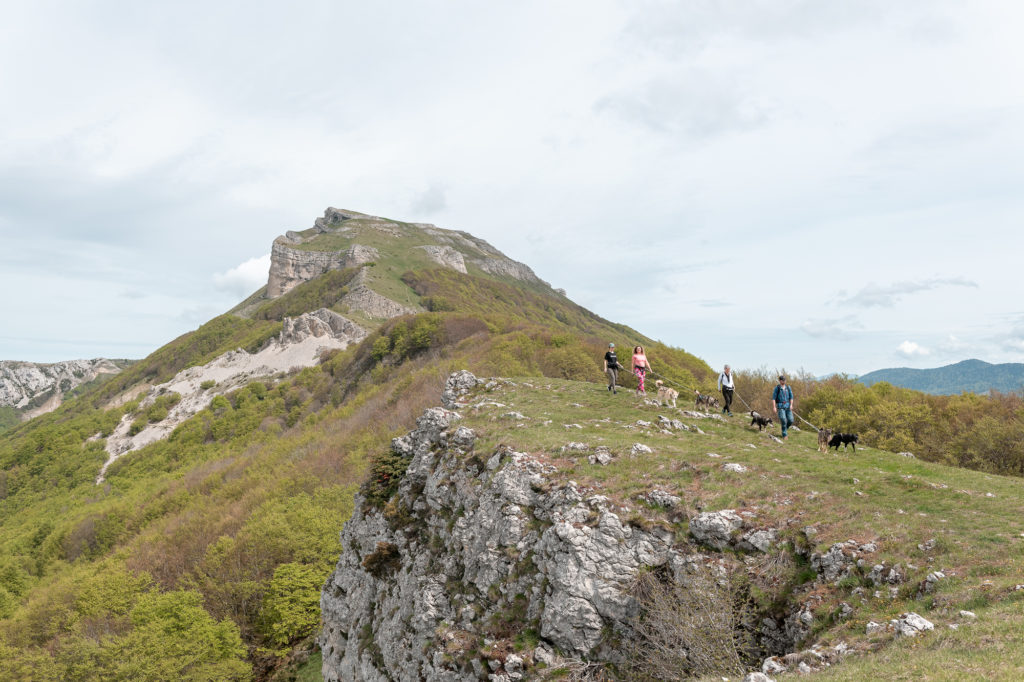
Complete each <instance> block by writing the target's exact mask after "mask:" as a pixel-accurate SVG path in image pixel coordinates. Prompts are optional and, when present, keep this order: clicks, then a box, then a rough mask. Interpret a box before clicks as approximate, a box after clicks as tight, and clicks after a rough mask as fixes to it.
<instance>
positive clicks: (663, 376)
mask: <svg viewBox="0 0 1024 682" xmlns="http://www.w3.org/2000/svg"><path fill="white" fill-rule="evenodd" d="M647 371H648V372H650V373H651V374H653V375H654V376H656V377H658V378H659V379H661V380H663V381H664V382H666V383H669V384H675V385H676V386H678V387H679V388H682V389H685V390H687V391H690V390H692V391H697V389H695V388H693V387H692V386H686V385H684V384H681V383H679V382H678V381H673V380H672V379H669V378H668V377H667V376H665V375H664V374H658V373H657V372H655V371H654V370H653V369H648V370H647ZM697 392H698V393H700V391H697ZM733 395H734V396H736V397H737V398H739V399H740V402H741V403H743V405H744V407H746V408H747V410H749V411H753V409H754V408H752V407H751V406H750V403H748V402H747V401H746V400H744V399H743V396H741V395H740V394H739V393H738V392H737V391H736V389H733ZM793 414H794V415H795V416H796V418H797V419H799V420H800V421H802V422H803V423H804V424H807V425H808V426H810V427H811V428H812V429H814V431H815V432H818V431H821V429H819V428H818V427H817V426H815V425H814V424H812V423H811V422H809V421H807V420H806V419H804V418H803V417H801V416H800V415H799V414H798V413H797V412H796V410H793Z"/></svg>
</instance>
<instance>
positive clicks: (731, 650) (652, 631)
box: [626, 571, 749, 680]
mask: <svg viewBox="0 0 1024 682" xmlns="http://www.w3.org/2000/svg"><path fill="white" fill-rule="evenodd" d="M686 578H687V584H686V585H683V584H680V583H677V582H675V581H674V580H672V579H671V578H669V577H668V576H659V575H657V574H655V573H641V574H640V575H639V576H638V577H637V580H636V582H635V583H634V585H633V588H632V594H633V596H634V597H635V598H636V599H637V601H638V602H639V605H640V614H639V615H638V616H637V617H636V619H635V620H634V622H633V623H632V624H631V625H632V628H633V638H632V639H631V640H630V641H629V642H628V643H627V649H628V654H627V661H626V668H627V669H628V670H629V672H630V673H631V676H630V678H629V679H634V680H682V679H685V678H689V677H703V676H710V675H714V676H716V677H717V676H731V675H742V674H743V671H744V670H745V669H746V666H745V665H744V660H743V658H744V652H746V651H748V647H749V638H748V637H747V636H746V634H745V632H744V630H743V627H742V623H743V618H742V617H741V612H740V610H739V609H738V608H737V606H736V604H737V602H738V600H737V599H736V595H735V594H734V589H733V588H732V587H731V586H730V585H729V584H725V585H722V584H720V583H719V581H718V580H717V579H716V578H715V577H714V576H713V575H712V574H711V572H710V571H707V572H702V573H698V574H696V575H688V576H687V577H686Z"/></svg>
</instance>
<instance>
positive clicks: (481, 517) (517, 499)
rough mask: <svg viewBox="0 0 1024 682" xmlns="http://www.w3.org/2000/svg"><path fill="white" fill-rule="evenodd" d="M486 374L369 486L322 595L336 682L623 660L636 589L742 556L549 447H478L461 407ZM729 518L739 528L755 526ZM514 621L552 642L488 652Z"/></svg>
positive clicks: (421, 423) (498, 673)
mask: <svg viewBox="0 0 1024 682" xmlns="http://www.w3.org/2000/svg"><path fill="white" fill-rule="evenodd" d="M481 383H484V382H482V381H480V380H478V379H477V378H476V377H474V376H473V375H472V374H470V373H469V372H458V373H456V374H453V375H452V376H451V377H449V380H448V382H447V384H446V390H445V400H444V402H445V405H446V407H436V408H431V409H428V410H427V411H426V412H425V413H424V414H423V416H422V417H420V418H419V420H418V421H417V428H416V429H415V430H414V431H412V432H410V433H409V434H407V435H405V436H402V437H400V438H396V439H394V441H393V442H392V447H391V450H392V456H395V457H400V458H401V459H402V460H405V461H408V467H407V469H406V472H405V475H404V477H403V478H402V479H401V481H400V482H399V483H398V486H397V491H396V492H395V494H394V495H393V496H392V497H391V498H390V499H389V500H387V501H386V502H385V501H384V500H367V499H365V498H364V497H362V496H361V495H360V496H357V498H356V510H355V512H354V514H353V516H352V518H351V519H350V520H349V521H348V523H346V524H345V527H344V530H343V532H342V537H341V542H342V547H343V551H342V554H341V558H340V559H339V561H338V564H337V566H336V568H335V570H334V572H333V574H332V575H331V576H330V578H328V580H327V582H326V584H325V585H324V588H323V591H322V593H321V609H322V614H323V623H324V628H323V634H322V635H321V641H320V644H321V648H322V651H323V676H324V679H325V680H327V681H328V682H337V681H340V680H367V681H374V682H376V681H380V682H383V681H384V680H431V681H433V680H445V681H447V680H477V679H492V680H499V679H500V680H517V679H527V677H528V674H527V675H525V676H524V673H523V672H522V665H523V661H526V662H527V663H530V662H532V661H543V660H548V661H551V660H554V659H553V657H555V658H557V656H565V657H570V658H580V659H584V660H586V659H590V660H609V659H608V658H607V656H614V652H612V653H609V652H608V651H606V650H604V649H603V648H602V642H604V641H605V638H606V637H607V634H608V633H609V632H617V633H624V632H627V631H628V628H629V625H628V624H629V623H630V622H631V620H632V619H633V618H634V617H635V616H636V614H637V612H638V609H639V606H638V604H637V603H636V601H635V599H634V598H633V597H632V596H631V594H630V592H629V586H630V585H631V584H632V582H633V580H634V579H635V577H636V576H637V574H638V572H639V571H640V570H642V569H646V568H652V567H661V570H663V571H667V573H668V574H669V575H671V576H673V577H674V579H675V580H677V581H678V582H680V583H681V584H687V578H686V576H687V575H690V574H692V573H693V572H694V571H696V570H699V569H700V567H702V566H709V567H714V570H716V571H718V573H716V574H719V575H724V571H725V568H724V565H725V564H724V563H723V562H728V561H731V560H730V559H727V558H719V559H713V558H711V557H710V556H708V555H706V554H704V553H702V551H701V550H700V549H699V548H698V547H697V546H695V545H692V544H688V543H684V544H682V545H679V544H677V543H676V538H675V534H674V532H673V531H672V530H670V529H668V528H664V527H661V526H658V525H656V524H655V525H653V526H651V527H649V528H646V529H643V528H640V527H637V526H636V524H632V523H627V522H625V521H623V519H622V518H620V516H619V515H618V514H617V513H615V511H614V510H615V507H614V506H613V505H612V504H611V503H610V502H609V500H608V498H606V497H604V496H601V495H588V494H587V493H586V492H585V491H583V490H581V489H580V488H579V487H578V486H577V485H576V484H575V483H574V482H572V481H567V482H557V480H556V478H555V476H554V474H555V473H556V471H557V470H556V469H555V468H554V467H553V466H551V465H549V464H547V463H545V462H544V460H543V459H542V458H540V457H535V456H532V455H529V454H526V453H523V452H516V451H515V450H513V449H510V448H508V447H506V446H498V447H497V449H495V450H487V451H483V452H480V451H477V449H476V447H477V443H476V434H475V433H474V432H473V431H472V430H471V429H469V428H467V427H465V426H462V425H460V423H459V422H460V419H461V417H460V416H459V414H458V413H457V412H454V411H452V410H451V409H448V408H450V407H460V406H462V405H463V404H465V402H464V399H465V397H466V395H467V394H468V393H469V392H470V391H472V390H473V388H474V387H475V386H476V385H477V384H481ZM676 499H678V498H676ZM656 501H657V502H659V503H661V502H662V500H661V499H658V500H656ZM620 511H621V510H620ZM724 518H725V519H726V521H727V523H726V525H727V526H728V528H729V529H730V530H732V529H739V528H740V526H742V525H743V520H742V519H741V518H740V517H739V516H738V515H736V514H734V513H732V512H725V517H724ZM732 570H742V569H739V568H736V567H735V566H734V567H733V569H732ZM502 621H506V622H513V623H516V624H518V625H520V626H522V625H527V624H528V626H529V627H532V628H534V629H535V630H536V632H537V634H538V636H539V638H540V641H539V642H538V643H537V644H536V647H535V648H534V649H530V648H529V647H527V648H526V649H524V650H523V651H521V652H519V655H517V657H516V659H517V660H512V657H510V656H506V653H507V652H502V653H501V655H500V656H499V655H495V656H494V657H493V658H491V659H490V660H489V661H485V662H481V660H480V655H479V650H478V647H479V642H480V641H481V638H483V637H490V638H500V637H501V635H496V634H493V633H492V631H491V630H489V629H488V628H490V627H493V626H494V624H495V623H501V622H502ZM554 652H557V654H556V653H554ZM520 656H521V658H520ZM484 663H486V664H487V665H486V666H485V665H484ZM488 675H490V677H488Z"/></svg>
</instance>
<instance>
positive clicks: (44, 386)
mask: <svg viewBox="0 0 1024 682" xmlns="http://www.w3.org/2000/svg"><path fill="white" fill-rule="evenodd" d="M120 371H121V368H120V367H118V366H117V365H116V364H115V363H114V362H112V361H111V360H106V359H104V358H98V359H95V360H68V361H66V362H54V363H48V364H42V363H35V362H12V361H8V360H2V361H0V406H6V407H14V408H18V409H27V410H31V411H34V412H36V413H40V410H39V409H36V410H33V408H43V407H45V406H50V409H51V410H52V409H56V408H57V407H58V406H59V405H60V401H61V398H62V396H63V395H64V394H65V393H67V392H68V391H71V390H72V389H74V388H75V387H77V386H80V385H81V384H84V383H86V382H89V381H92V380H93V379H95V378H96V377H98V376H99V375H101V374H117V373H118V372H120ZM42 411H48V410H42Z"/></svg>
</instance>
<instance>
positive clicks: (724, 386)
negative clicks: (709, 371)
mask: <svg viewBox="0 0 1024 682" xmlns="http://www.w3.org/2000/svg"><path fill="white" fill-rule="evenodd" d="M718 390H720V391H721V392H722V399H723V401H724V402H725V407H723V408H722V414H727V415H729V416H730V417H731V416H732V394H733V393H734V392H735V391H736V379H735V378H734V377H733V375H732V369H731V368H730V367H729V365H726V366H725V369H723V370H722V373H721V374H719V375H718Z"/></svg>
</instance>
